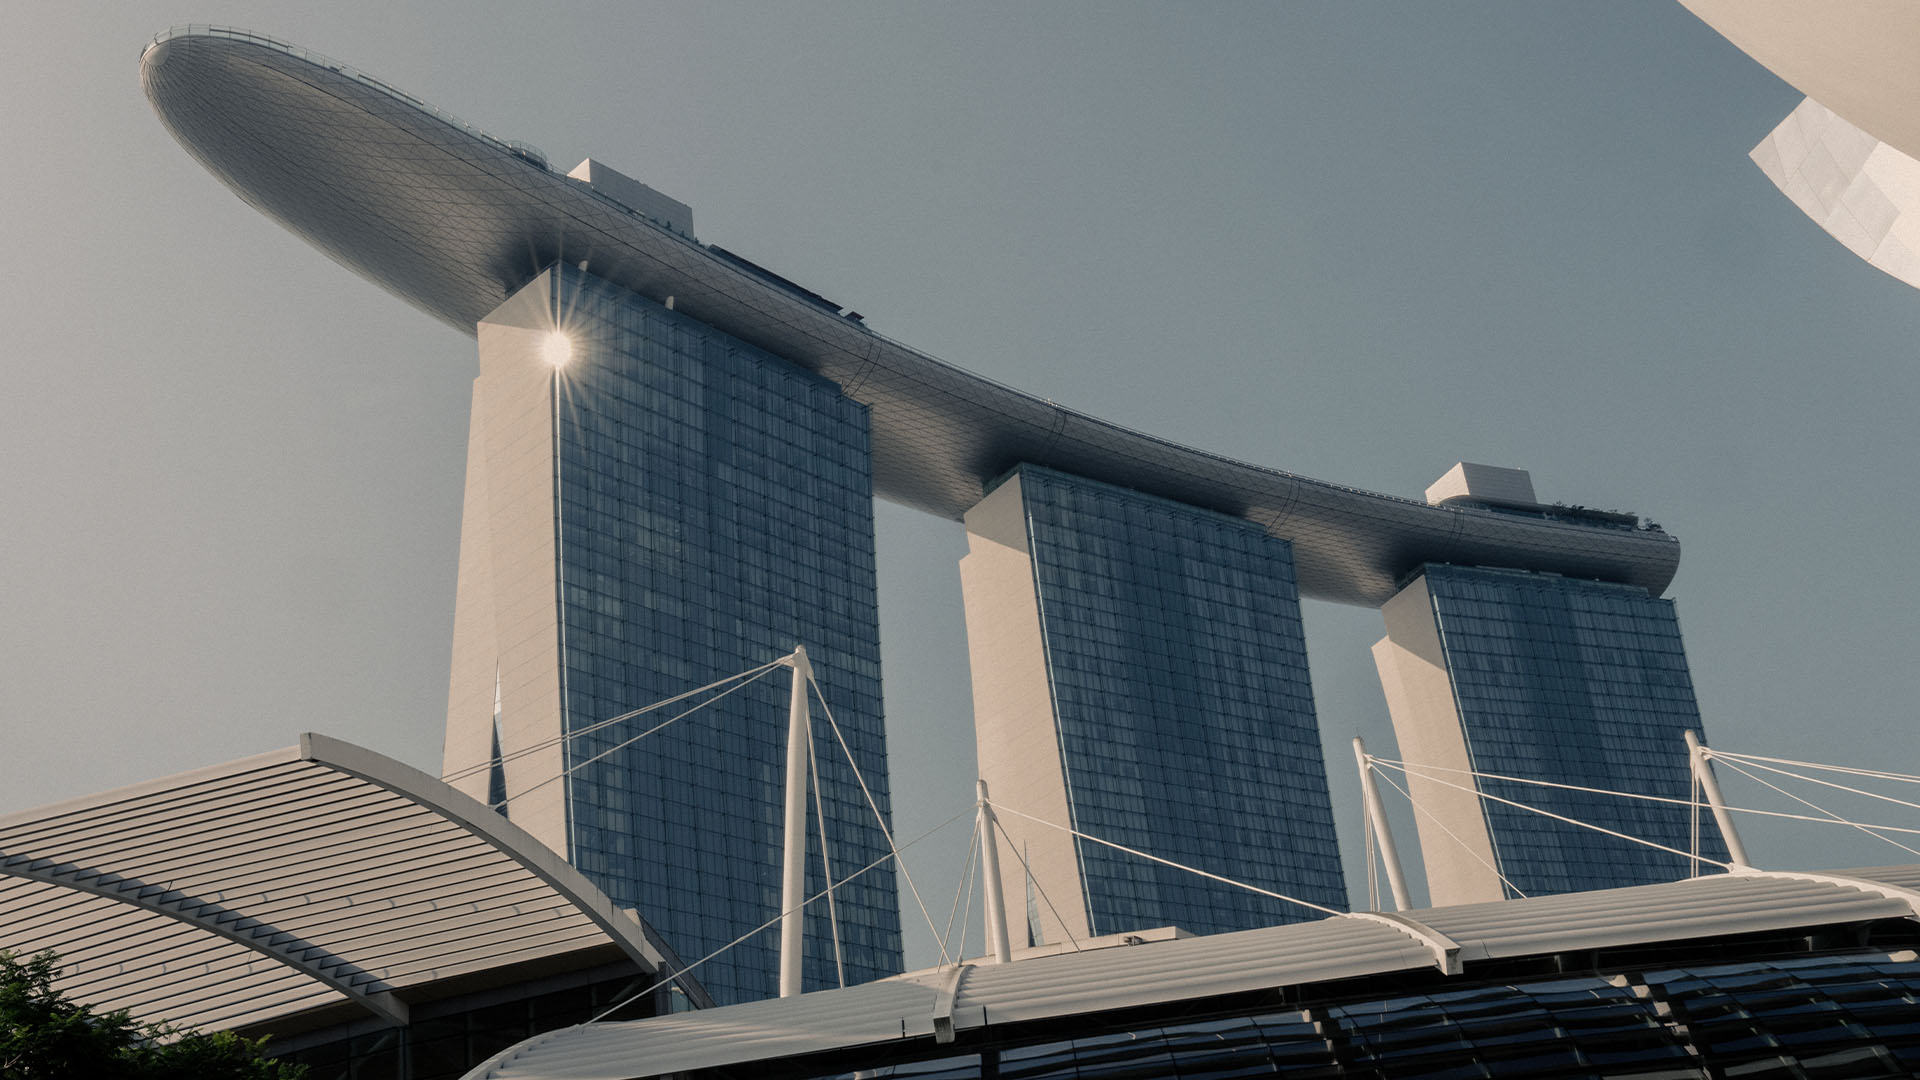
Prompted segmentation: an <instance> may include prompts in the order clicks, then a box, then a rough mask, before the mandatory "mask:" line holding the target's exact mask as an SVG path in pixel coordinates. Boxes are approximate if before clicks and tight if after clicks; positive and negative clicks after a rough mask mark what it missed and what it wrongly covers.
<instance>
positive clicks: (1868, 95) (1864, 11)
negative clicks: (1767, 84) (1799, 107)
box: [1680, 0, 1920, 157]
mask: <svg viewBox="0 0 1920 1080" xmlns="http://www.w3.org/2000/svg"><path fill="white" fill-rule="evenodd" d="M1680 3H1681V4H1683V5H1685V7H1686V8H1687V10H1688V11H1691V12H1693V13H1694V14H1695V15H1696V16H1698V17H1699V18H1700V20H1701V21H1702V22H1705V23H1706V24H1707V25H1708V26H1711V27H1713V28H1714V29H1715V30H1717V31H1719V33H1720V35H1721V36H1722V37H1725V38H1726V39H1727V40H1728V41H1731V42H1733V43H1734V44H1735V45H1736V46H1738V47H1739V48H1740V51H1741V52H1744V53H1746V54H1747V55H1748V56H1751V57H1753V58H1754V59H1755V60H1756V61H1758V62H1759V63H1760V64H1761V65H1762V66H1764V67H1766V68H1767V70H1769V71H1771V72H1773V73H1774V74H1775V75H1778V76H1780V77H1781V78H1782V79H1785V80H1786V81H1787V82H1788V83H1790V84H1792V86H1793V88H1794V89H1796V90H1798V91H1800V92H1801V93H1803V94H1805V95H1807V96H1808V97H1810V98H1812V99H1814V100H1815V101H1817V102H1819V103H1820V104H1822V105H1824V106H1826V107H1827V108H1829V109H1832V110H1833V111H1834V112H1836V113H1838V114H1840V115H1841V116H1843V117H1845V118H1846V119H1847V121H1848V122H1849V123H1851V124H1852V125H1853V126H1854V127H1857V128H1860V129H1861V130H1863V131H1865V132H1867V134H1869V135H1872V136H1873V137H1874V138H1875V139H1877V140H1879V141H1881V142H1884V143H1887V144H1888V145H1890V146H1893V147H1895V148H1896V149H1898V150H1899V151H1900V152H1902V153H1904V154H1906V155H1907V156H1908V157H1920V112H1916V110H1915V109H1914V107H1913V103H1914V102H1915V101H1916V100H1920V66H1916V65H1915V64H1914V62H1913V43H1914V41H1915V40H1916V38H1920V7H1915V6H1914V5H1913V4H1912V3H1909V2H1908V0H1849V2H1848V3H1845V4H1835V3H1831V2H1829V0H1680Z"/></svg>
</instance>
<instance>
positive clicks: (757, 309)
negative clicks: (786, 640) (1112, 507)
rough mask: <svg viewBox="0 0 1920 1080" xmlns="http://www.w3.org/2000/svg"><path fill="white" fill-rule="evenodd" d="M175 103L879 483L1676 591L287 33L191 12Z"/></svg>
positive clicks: (1664, 580) (394, 249) (1626, 555)
mask: <svg viewBox="0 0 1920 1080" xmlns="http://www.w3.org/2000/svg"><path fill="white" fill-rule="evenodd" d="M141 79H142V82H143V84H144V85H145V87H146V91H147V95H148V97H149V98H150V99H151V100H152V101H153V103H154V107H155V108H156V109H157V110H158V111H159V114H160V117H161V120H162V121H163V122H164V123H165V124H166V125H167V127H168V129H169V130H171V131H172V132H173V134H174V135H175V137H176V138H178V139H179V140H180V142H181V144H182V145H184V146H185V147H186V148H187V149H188V150H189V151H190V152H191V153H193V154H194V155H195V156H196V157H198V158H199V159H200V160H201V162H202V163H203V164H205V165H206V166H207V168H208V169H210V170H211V171H212V172H213V173H214V174H215V175H217V176H219V177H220V178H221V179H222V180H223V181H225V182H226V183H227V184H228V185H229V186H231V187H232V188H233V189H234V191H235V192H237V193H238V194H239V195H240V196H241V197H242V198H243V199H245V200H246V201H247V202H248V203H250V204H252V205H253V206H254V207H256V208H257V209H259V210H260V211H261V212H263V213H265V214H267V215H268V216H269V217H272V218H274V219H275V220H277V221H279V222H281V223H282V224H283V225H285V226H286V227H287V228H289V229H291V230H293V231H294V232H295V233H297V234H299V235H300V236H302V237H304V238H305V239H307V240H308V241H309V242H310V243H312V244H314V245H315V246H316V247H318V248H320V249H321V250H322V251H325V252H326V253H327V254H328V255H329V256H331V257H332V258H334V259H335V260H336V261H338V262H340V263H342V264H343V265H346V266H348V267H350V268H351V269H353V270H355V271H356V272H358V273H360V274H361V275H363V276H365V277H367V278H368V279H370V280H372V281H374V282H377V283H378V284H380V285H381V286H383V287H385V288H386V289H388V290H390V291H392V292H393V293H395V294H396V295H398V296H400V297H402V298H403V299H405V300H407V301H408V302H410V303H412V304H414V305H415V306H416V307H419V308H420V309H421V310H423V311H425V312H427V313H429V314H431V315H433V316H434V317H435V318H438V319H440V320H442V321H443V322H445V323H447V324H448V325H450V326H452V327H454V328H456V329H458V330H459V331H461V332H462V333H466V334H472V333H474V332H475V327H476V325H477V324H478V323H479V322H480V321H481V320H482V319H483V318H485V317H486V316H487V314H488V313H489V312H491V311H493V310H494V309H495V308H496V307H498V306H499V305H500V304H501V303H502V302H503V301H505V300H506V299H507V297H508V296H509V295H510V294H512V293H513V292H515V291H516V290H518V289H519V288H520V287H521V286H522V285H523V284H525V283H526V282H527V281H529V280H531V279H532V277H533V276H534V275H535V274H536V273H538V272H539V271H541V270H542V269H544V268H546V267H548V266H551V265H554V264H556V263H564V264H567V265H580V264H583V263H584V264H585V268H586V269H587V270H589V271H590V272H592V273H593V274H594V275H596V276H598V277H600V278H602V279H604V280H606V281H609V282H611V283H613V284H616V285H619V286H621V287H622V288H625V289H628V290H631V291H632V292H634V293H637V294H639V295H640V296H642V297H646V298H649V299H651V300H653V301H656V302H658V303H661V304H666V303H667V302H668V301H669V300H671V301H672V304H671V306H672V307H673V309H674V310H675V311H679V312H683V313H685V314H687V315H690V316H692V317H693V318H695V319H698V320H699V321H701V322H703V323H705V324H707V325H709V326H712V327H714V328H716V329H719V330H721V331H724V332H725V333H727V334H730V335H732V336H733V337H735V338H738V339H740V340H742V341H744V342H747V343H749V344H752V345H754V346H757V347H759V348H762V349H765V350H767V351H768V352H771V353H774V354H776V355H778V356H780V357H782V358H783V359H785V360H787V361H788V362H790V363H793V364H795V365H798V366H800V367H802V368H805V369H807V370H810V371H813V372H815V373H817V374H819V375H822V376H824V377H826V378H827V379H829V380H831V381H832V382H834V383H836V384H838V385H839V386H840V387H841V388H842V390H843V391H844V392H845V393H846V394H847V396H848V397H850V398H852V399H853V400H855V401H857V402H860V403H862V404H864V405H866V406H867V407H868V409H869V410H870V416H871V430H872V450H873V489H874V494H875V495H877V496H878V497H880V498H883V499H888V500H890V501H893V502H898V503H902V504H904V505H907V506H912V507H915V508H918V509H921V510H925V511H927V512H929V513H933V514H937V515H939V516H941V517H944V518H947V519H949V520H954V521H958V520H960V519H961V517H962V516H963V515H964V514H965V513H966V511H967V509H968V508H969V507H971V506H973V505H974V504H975V503H977V502H979V501H980V498H981V496H982V495H983V493H984V491H985V487H986V485H987V484H988V483H989V482H991V481H992V480H993V479H994V478H995V477H998V476H1000V475H1002V474H1004V473H1005V472H1006V471H1007V470H1009V469H1011V468H1013V467H1014V466H1015V465H1018V464H1021V463H1023V462H1024V463H1029V464H1035V465H1041V466H1046V467H1049V468H1055V469H1059V470H1060V471H1062V472H1066V473H1070V474H1072V475H1076V476H1082V477H1086V478H1087V479H1090V480H1096V481H1099V482H1102V483H1108V484H1114V485H1117V486H1120V487H1125V488H1130V489H1132V490H1135V491H1140V492H1144V493H1146V494H1150V495H1157V496H1160V497H1163V498H1169V499H1173V500H1175V501H1178V502H1182V503H1186V504H1188V505H1191V506H1196V507H1200V508H1202V509H1208V510H1214V511H1218V512H1221V513H1226V514H1232V515H1236V516H1241V517H1245V518H1247V519H1249V520H1251V521H1254V522H1255V523H1257V524H1259V525H1260V526H1262V527H1263V528H1265V529H1267V531H1268V532H1270V533H1272V534H1273V535H1275V536H1279V537H1282V538H1284V539H1286V540H1289V541H1290V542H1291V543H1292V544H1293V550H1294V560H1295V564H1296V567H1297V570H1298V573H1299V587H1300V594H1301V595H1302V596H1304V597H1309V598H1317V599H1325V600H1333V601H1337V602H1340V603H1348V604H1362V605H1370V606H1377V605H1379V604H1381V603H1384V602H1385V601H1386V600H1387V599H1388V597H1390V596H1392V595H1393V593H1394V591H1395V589H1396V586H1397V583H1398V582H1399V581H1400V580H1401V579H1402V578H1403V577H1404V575H1406V574H1407V573H1409V572H1411V571H1412V570H1413V569H1414V568H1415V567H1417V566H1419V565H1421V564H1422V563H1426V562H1454V563H1462V564H1486V565H1498V566H1508V567H1514V568H1518V569H1526V570H1540V571H1548V572H1553V573H1559V574H1565V575H1568V576H1574V577H1587V578H1599V579H1604V580H1609V581H1621V582H1626V583H1629V584H1634V585H1639V586H1641V587H1643V588H1645V589H1647V590H1648V591H1649V592H1651V593H1653V594H1655V595H1658V594H1659V593H1660V592H1661V591H1663V590H1664V589H1665V588H1666V586H1667V584H1668V582H1670V581H1671V580H1672V578H1673V574H1674V571H1675V568H1676V567H1677V566H1678V563H1679V556H1680V547H1679V543H1678V542H1677V541H1676V540H1674V538H1673V537H1671V536H1669V535H1667V534H1664V533H1659V532H1654V531H1648V530H1642V529H1638V528H1633V527H1619V526H1618V525H1615V524H1612V523H1609V524H1596V523H1591V522H1575V521H1564V520H1551V519H1547V518H1533V517H1524V516H1516V515H1502V514H1494V513H1489V512H1486V511H1480V510H1470V509H1456V508H1449V507H1435V506H1429V505H1426V504H1425V503H1423V502H1419V501H1416V500H1412V499H1403V498H1397V497H1393V496H1387V495H1379V494H1374V493H1371V492H1366V491H1361V490H1358V489H1355V488H1350V487H1344V486H1341V485H1339V484H1332V483H1327V482H1325V481H1320V480H1313V479H1309V478H1306V477H1302V476H1297V475H1295V474H1292V473H1288V472H1283V471H1280V470H1277V469H1270V468H1264V467H1261V466H1257V465H1250V464H1246V463H1243V462H1238V461H1233V460H1230V459H1227V458H1223V457H1219V456H1217V455H1214V454H1209V453H1206V452H1205V451H1202V450H1197V449H1194V448H1191V447H1186V446H1180V445H1178V444H1175V443H1171V442H1167V441H1165V440H1162V439H1157V438H1154V437H1152V436H1150V435H1146V434H1142V433H1140V432H1136V431H1130V430H1127V429H1125V428H1122V427H1119V426H1118V425H1115V424H1111V423H1108V422H1106V421H1103V420H1099V419H1097V418H1095V417H1091V416H1088V415H1086V414H1084V413H1079V412H1075V411H1073V410H1072V409H1068V408H1065V407H1062V406H1059V405H1056V404H1054V403H1052V402H1050V401H1046V400H1042V399H1040V398H1037V397H1034V396H1032V395H1030V394H1026V393H1023V392H1021V391H1018V390H1015V389H1012V388H1010V387H1006V386H1002V385H1000V384H998V383H995V382H993V381H991V380H989V379H985V378H982V377H980V376H978V375H973V374H970V373H968V372H966V371H963V370H961V369H959V368H956V367H954V366H952V365H950V364H946V363H943V362H942V361H939V360H936V359H934V358H933V357H930V356H927V355H926V354H924V353H921V352H918V351H916V350H914V349H912V348H910V347H908V346H905V345H902V344H900V343H898V342H895V341H891V340H889V339H887V338H885V337H883V336H882V335H880V334H877V333H875V332H874V331H873V330H871V329H869V328H868V327H867V326H866V325H865V323H864V321H863V320H862V319H861V318H859V317H858V315H857V313H853V312H850V311H847V310H846V309H844V308H842V307H841V306H839V305H837V304H835V303H833V302H832V301H829V300H826V299H825V298H823V297H820V296H819V295H817V294H814V293H811V292H808V291H807V290H805V289H803V288H800V287H798V286H796V285H794V284H793V283H792V282H789V281H787V280H786V279H784V278H781V277H780V276H778V275H777V274H773V273H771V272H769V271H766V270H764V269H763V268H760V267H757V266H755V265H754V264H753V263H751V262H748V261H747V260H745V259H742V258H740V257H739V256H737V255H734V254H732V253H730V252H727V251H725V250H723V249H720V248H716V247H712V246H706V245H702V244H701V243H699V242H698V241H696V240H694V239H692V238H691V237H689V236H688V235H686V234H685V233H684V232H683V231H681V230H682V227H683V226H685V225H688V224H690V221H687V220H685V219H680V218H678V217H677V216H676V215H674V214H668V215H666V216H664V217H661V216H650V215H654V214H657V213H659V211H658V209H657V208H654V209H650V208H648V207H630V206H629V205H628V204H627V202H625V201H622V200H623V197H624V198H631V194H630V193H628V194H627V195H625V196H623V194H622V193H623V192H625V191H627V189H626V188H625V187H624V186H620V187H618V188H617V189H616V188H609V187H608V186H607V185H605V184H598V185H596V184H594V183H588V182H586V181H583V180H580V179H576V178H574V177H570V176H567V175H563V174H562V173H559V172H556V171H554V170H552V169H550V168H549V167H548V166H547V164H546V159H545V157H544V155H542V154H540V153H539V152H538V151H537V150H534V149H532V148H531V147H528V146H526V145H525V144H522V143H512V142H507V141H504V140H500V139H496V138H494V137H492V136H489V135H486V134H485V133H483V132H480V131H478V130H477V129H474V128H472V127H470V126H468V125H465V124H462V123H460V122H459V121H457V120H454V119H452V118H450V117H448V116H446V115H445V114H443V113H440V112H438V111H436V110H433V109H431V108H429V107H427V106H425V105H424V104H423V103H421V102H419V101H417V100H416V99H414V98H411V97H408V96H406V95H404V94H401V93H399V92H398V91H395V90H394V89H393V88H391V87H389V86H387V85H386V84H385V83H383V82H380V81H379V80H377V79H374V78H372V77H370V76H366V75H363V74H361V73H359V72H356V71H354V70H353V69H352V68H349V67H346V66H344V65H341V64H339V63H337V62H334V61H332V60H328V59H326V58H324V57H319V56H315V55H313V54H310V53H306V52H304V51H302V50H299V49H296V48H294V47H292V46H290V45H287V44H285V43H282V42H278V41H275V40H273V39H271V38H267V37H262V36H259V35H254V34H250V33H246V32H244V31H236V30H224V29H214V28H207V27H196V28H186V29H183V30H179V31H170V32H169V33H167V34H164V35H161V36H160V37H159V38H158V39H156V40H155V42H154V43H153V45H152V46H150V47H149V48H148V50H147V51H146V53H145V55H144V56H143V58H142V62H141Z"/></svg>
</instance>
